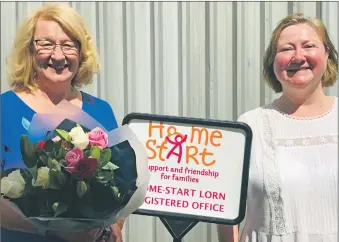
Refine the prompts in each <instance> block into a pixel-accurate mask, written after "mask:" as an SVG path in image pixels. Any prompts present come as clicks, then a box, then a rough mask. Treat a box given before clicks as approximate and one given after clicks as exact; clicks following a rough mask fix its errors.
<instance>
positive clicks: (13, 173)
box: [1, 111, 149, 232]
mask: <svg viewBox="0 0 339 242" xmlns="http://www.w3.org/2000/svg"><path fill="white" fill-rule="evenodd" d="M73 114H74V113H73ZM56 115H57V116H58V118H56ZM69 118H70V117H69V116H68V117H67V115H66V114H65V113H64V114H63V115H61V116H60V113H58V114H55V113H54V114H40V115H39V114H36V115H35V117H34V118H33V119H32V122H31V123H30V124H29V128H28V132H27V135H22V137H21V140H20V150H21V155H22V160H23V163H24V166H22V167H17V168H10V169H7V170H4V171H2V173H1V194H2V199H3V200H4V201H5V203H2V204H5V205H7V206H9V207H11V208H13V209H14V210H15V211H16V212H17V213H20V214H21V215H22V216H23V217H24V218H25V219H28V220H29V221H31V222H33V223H34V224H35V225H36V226H38V228H39V230H40V231H42V232H44V231H46V230H68V231H81V230H86V229H90V228H98V227H104V226H107V225H109V224H113V223H114V222H116V221H117V220H119V219H123V218H126V217H127V216H128V215H129V214H131V213H133V212H134V211H135V210H136V209H137V208H138V207H139V206H141V205H142V203H143V199H144V196H145V194H146V191H147V185H148V181H149V173H148V165H147V162H148V161H147V155H146V152H145V150H144V148H143V146H142V144H141V143H140V142H139V141H138V139H137V138H136V136H135V135H134V133H133V132H132V131H131V130H130V129H129V127H128V126H122V127H120V128H118V129H115V130H113V131H110V132H107V131H106V130H104V129H103V128H102V126H101V125H100V124H99V123H98V122H96V121H95V120H93V119H92V118H91V117H89V116H86V114H85V113H84V112H82V111H81V112H78V113H77V115H75V116H74V115H73V117H72V120H71V119H69ZM46 120H49V121H47V122H46ZM60 120H62V121H61V122H60ZM81 123H85V124H86V126H84V125H82V124H81ZM53 126H54V127H53ZM55 126H56V127H55ZM38 132H40V133H42V134H45V135H44V136H45V137H44V139H41V138H40V139H39V138H37V137H41V135H38V134H37V133H38Z"/></svg>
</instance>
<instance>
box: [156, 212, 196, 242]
mask: <svg viewBox="0 0 339 242" xmlns="http://www.w3.org/2000/svg"><path fill="white" fill-rule="evenodd" d="M159 218H160V220H161V222H162V223H163V224H164V225H165V227H166V229H167V230H168V232H169V233H170V234H171V235H172V238H173V242H181V239H182V238H183V237H184V236H185V235H186V234H187V233H188V232H189V231H190V230H191V229H193V228H194V226H195V225H197V223H198V222H199V221H198V220H190V221H188V220H180V219H169V218H161V217H159Z"/></svg>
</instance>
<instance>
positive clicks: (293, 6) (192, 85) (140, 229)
mask: <svg viewBox="0 0 339 242" xmlns="http://www.w3.org/2000/svg"><path fill="white" fill-rule="evenodd" d="M40 4H41V3H39V2H34V3H33V2H1V91H2V92H3V91H6V90H8V85H7V80H6V75H5V58H6V56H7V55H8V53H9V50H10V48H11V44H12V41H13V38H14V33H15V30H16V27H17V24H18V23H19V22H20V21H21V20H22V18H23V17H25V15H26V14H27V13H29V12H30V11H32V10H33V9H34V8H35V7H37V6H39V5H40ZM69 4H70V5H71V6H73V7H74V8H76V9H77V10H78V11H79V13H80V14H81V15H82V16H84V18H85V19H86V21H87V23H88V25H89V26H90V29H91V31H92V34H93V36H94V39H95V41H96V43H97V46H98V48H99V51H100V57H101V62H102V67H103V70H102V72H101V73H100V74H99V75H98V76H97V77H96V81H95V82H94V83H93V84H92V85H91V86H89V87H87V88H86V90H87V91H88V92H90V93H92V94H95V95H97V96H99V97H101V98H104V99H106V100H108V101H109V102H110V104H111V105H112V107H113V109H114V111H115V114H116V116H117V119H118V122H121V120H122V119H123V117H124V116H125V115H126V114H127V113H129V112H134V111H137V112H148V113H157V114H170V115H181V116H190V117H201V118H215V119H227V120H235V119H236V118H237V117H238V116H239V115H240V114H241V113H243V112H245V111H247V110H249V109H252V108H255V107H258V106H259V105H263V104H265V103H267V102H270V101H271V100H272V99H273V98H275V96H276V95H275V94H274V93H273V92H272V91H271V90H270V89H269V88H268V87H267V86H265V85H264V83H263V80H262V74H261V67H262V65H261V62H262V57H263V53H264V50H265V47H266V46H267V44H268V41H269V38H270V34H271V32H272V30H273V29H274V27H275V25H276V23H277V22H278V21H279V20H280V19H281V18H283V17H284V16H285V15H287V14H288V13H292V12H299V11H300V12H303V13H305V14H307V15H309V16H316V17H320V18H321V19H322V20H323V21H324V23H325V25H326V26H327V27H328V30H329V32H330V36H331V38H332V39H333V42H334V45H335V46H336V48H337V49H338V46H339V30H338V29H339V26H338V25H339V24H338V22H339V14H338V13H339V4H338V3H337V2H269V3H268V2H267V3H265V2H207V3H204V2H151V3H148V2H69ZM327 92H328V93H330V94H332V95H336V96H338V93H339V89H338V85H336V86H335V87H334V88H331V89H329V90H327ZM124 235H125V236H124V241H126V242H137V241H140V242H160V241H161V242H170V241H172V239H171V237H170V236H169V234H168V232H167V231H166V229H165V228H164V226H163V225H162V223H161V222H160V220H159V219H157V218H153V217H147V216H136V215H132V216H131V217H130V218H129V219H128V220H127V223H126V225H125V230H124ZM183 241H184V242H205V241H208V242H210V241H217V235H216V228H215V225H211V224H204V223H200V224H198V225H197V226H196V227H195V228H194V229H193V230H192V231H191V232H190V233H189V234H188V235H187V236H186V237H185V239H184V240H183Z"/></svg>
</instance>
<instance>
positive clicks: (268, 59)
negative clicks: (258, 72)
mask: <svg viewBox="0 0 339 242" xmlns="http://www.w3.org/2000/svg"><path fill="white" fill-rule="evenodd" d="M303 23H306V24H308V25H310V26H311V27H312V28H314V29H315V30H316V32H317V33H318V35H319V37H320V39H321V40H322V42H323V43H324V46H325V50H326V51H327V52H328V54H329V56H328V60H327V67H326V71H325V73H324V75H323V77H322V80H321V81H322V85H323V87H330V86H332V85H334V84H335V82H336V81H337V74H338V52H337V51H336V49H335V47H334V45H333V43H332V41H331V39H330V37H329V35H328V32H327V29H326V27H325V25H324V24H323V23H322V21H321V20H319V19H317V18H308V17H305V16H304V14H302V13H296V14H291V15H288V16H287V17H285V18H284V19H282V20H281V21H280V22H279V23H278V26H277V27H276V28H275V29H274V31H273V33H272V37H271V40H270V43H269V45H268V47H267V49H266V52H265V55H264V61H263V75H264V80H265V82H266V83H267V84H268V85H269V86H270V87H271V88H272V89H273V90H274V91H275V92H276V93H279V92H282V86H281V83H280V82H279V80H278V79H277V77H276V76H275V74H274V69H273V63H274V59H275V55H276V53H277V43H278V39H279V37H280V34H281V32H282V31H283V30H284V29H285V28H287V27H289V26H291V25H296V24H303Z"/></svg>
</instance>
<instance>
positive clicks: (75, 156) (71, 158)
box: [65, 147, 84, 172]
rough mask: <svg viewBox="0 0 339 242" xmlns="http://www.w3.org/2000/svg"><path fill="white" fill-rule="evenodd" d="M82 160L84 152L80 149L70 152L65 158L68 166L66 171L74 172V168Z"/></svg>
mask: <svg viewBox="0 0 339 242" xmlns="http://www.w3.org/2000/svg"><path fill="white" fill-rule="evenodd" d="M82 158H84V152H83V151H82V150H81V149H80V148H78V147H76V148H74V149H72V150H70V151H68V152H67V153H66V156H65V160H66V165H67V167H66V170H67V171H68V172H73V171H74V167H75V166H76V164H77V163H78V162H79V160H81V159H82Z"/></svg>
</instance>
